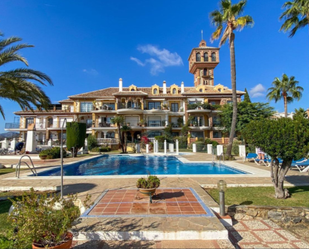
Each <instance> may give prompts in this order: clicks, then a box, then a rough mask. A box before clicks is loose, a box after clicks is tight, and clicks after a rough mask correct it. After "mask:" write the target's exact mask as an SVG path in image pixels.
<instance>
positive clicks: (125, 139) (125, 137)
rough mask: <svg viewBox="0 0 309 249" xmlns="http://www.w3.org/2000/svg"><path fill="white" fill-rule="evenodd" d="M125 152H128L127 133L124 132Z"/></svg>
mask: <svg viewBox="0 0 309 249" xmlns="http://www.w3.org/2000/svg"><path fill="white" fill-rule="evenodd" d="M124 152H125V153H127V133H126V132H124Z"/></svg>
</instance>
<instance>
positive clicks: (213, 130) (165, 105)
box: [5, 40, 244, 144]
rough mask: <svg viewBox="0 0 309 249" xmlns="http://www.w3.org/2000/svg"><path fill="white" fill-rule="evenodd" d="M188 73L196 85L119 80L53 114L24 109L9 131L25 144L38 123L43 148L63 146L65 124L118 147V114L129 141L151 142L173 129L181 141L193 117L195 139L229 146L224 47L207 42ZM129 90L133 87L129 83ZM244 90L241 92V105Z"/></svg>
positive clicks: (229, 93)
mask: <svg viewBox="0 0 309 249" xmlns="http://www.w3.org/2000/svg"><path fill="white" fill-rule="evenodd" d="M188 60H189V72H190V73H192V74H193V75H194V81H193V84H192V86H185V84H184V82H181V83H180V84H179V85H177V84H171V85H169V86H168V84H167V82H165V81H163V83H162V85H161V86H159V85H157V84H155V85H153V86H151V87H144V86H136V85H133V84H131V85H130V86H127V87H125V86H124V83H125V82H124V81H123V80H122V79H121V78H120V79H119V82H118V86H117V85H116V86H115V87H110V88H106V89H101V90H97V91H92V92H87V93H81V94H77V95H72V96H68V99H66V100H61V101H59V104H56V105H52V106H51V107H50V110H48V111H42V110H35V111H29V110H23V111H18V112H15V114H16V115H18V116H19V117H20V118H19V121H15V122H14V123H7V124H6V125H5V129H6V130H7V131H18V132H20V140H26V135H27V130H28V127H29V125H30V124H35V125H34V127H35V130H36V140H37V142H38V144H40V143H42V144H44V143H47V141H48V140H52V141H59V140H60V139H61V138H60V134H61V129H63V131H64V139H65V121H66V122H71V121H78V122H83V123H86V125H87V134H93V135H95V136H96V137H97V139H98V142H99V143H108V144H117V143H118V134H117V127H116V126H114V125H113V124H112V123H111V118H112V117H114V116H115V115H121V116H123V117H124V120H125V123H126V124H127V125H128V126H130V127H131V129H132V130H131V131H130V132H129V134H128V139H129V140H138V139H140V137H141V136H142V135H143V134H146V135H147V136H148V137H149V138H153V137H155V136H158V135H161V134H162V130H163V129H164V127H166V126H167V125H168V124H172V127H173V128H172V132H173V135H174V136H179V135H180V131H181V127H182V125H183V124H184V123H185V122H186V121H187V120H189V118H190V135H191V139H192V140H194V141H195V140H196V138H200V137H202V138H206V137H208V138H211V139H213V140H216V141H218V142H219V143H227V138H225V137H224V136H223V133H222V130H223V127H220V124H219V122H218V113H219V110H217V107H218V105H223V104H226V103H229V102H231V99H232V91H231V89H229V88H228V87H226V86H223V85H221V84H217V85H215V84H214V69H215V67H216V66H217V65H218V64H219V48H215V47H208V46H207V45H206V42H205V41H204V40H202V41H201V42H200V44H199V47H197V48H193V49H192V51H191V53H190V56H189V59H188ZM128 85H129V84H128ZM243 94H244V92H243V91H237V99H238V101H241V96H242V95H243Z"/></svg>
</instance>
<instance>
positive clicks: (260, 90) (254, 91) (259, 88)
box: [249, 84, 266, 98]
mask: <svg viewBox="0 0 309 249" xmlns="http://www.w3.org/2000/svg"><path fill="white" fill-rule="evenodd" d="M265 92H266V89H265V87H264V86H263V85H262V84H257V85H256V86H255V87H253V88H251V89H250V91H249V93H250V97H251V98H257V97H263V96H265Z"/></svg>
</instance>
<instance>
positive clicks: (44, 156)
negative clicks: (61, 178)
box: [39, 155, 47, 160]
mask: <svg viewBox="0 0 309 249" xmlns="http://www.w3.org/2000/svg"><path fill="white" fill-rule="evenodd" d="M39 157H40V158H41V160H46V158H47V155H41V156H39Z"/></svg>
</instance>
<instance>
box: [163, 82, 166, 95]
mask: <svg viewBox="0 0 309 249" xmlns="http://www.w3.org/2000/svg"><path fill="white" fill-rule="evenodd" d="M163 94H166V81H165V80H164V81H163Z"/></svg>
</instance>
